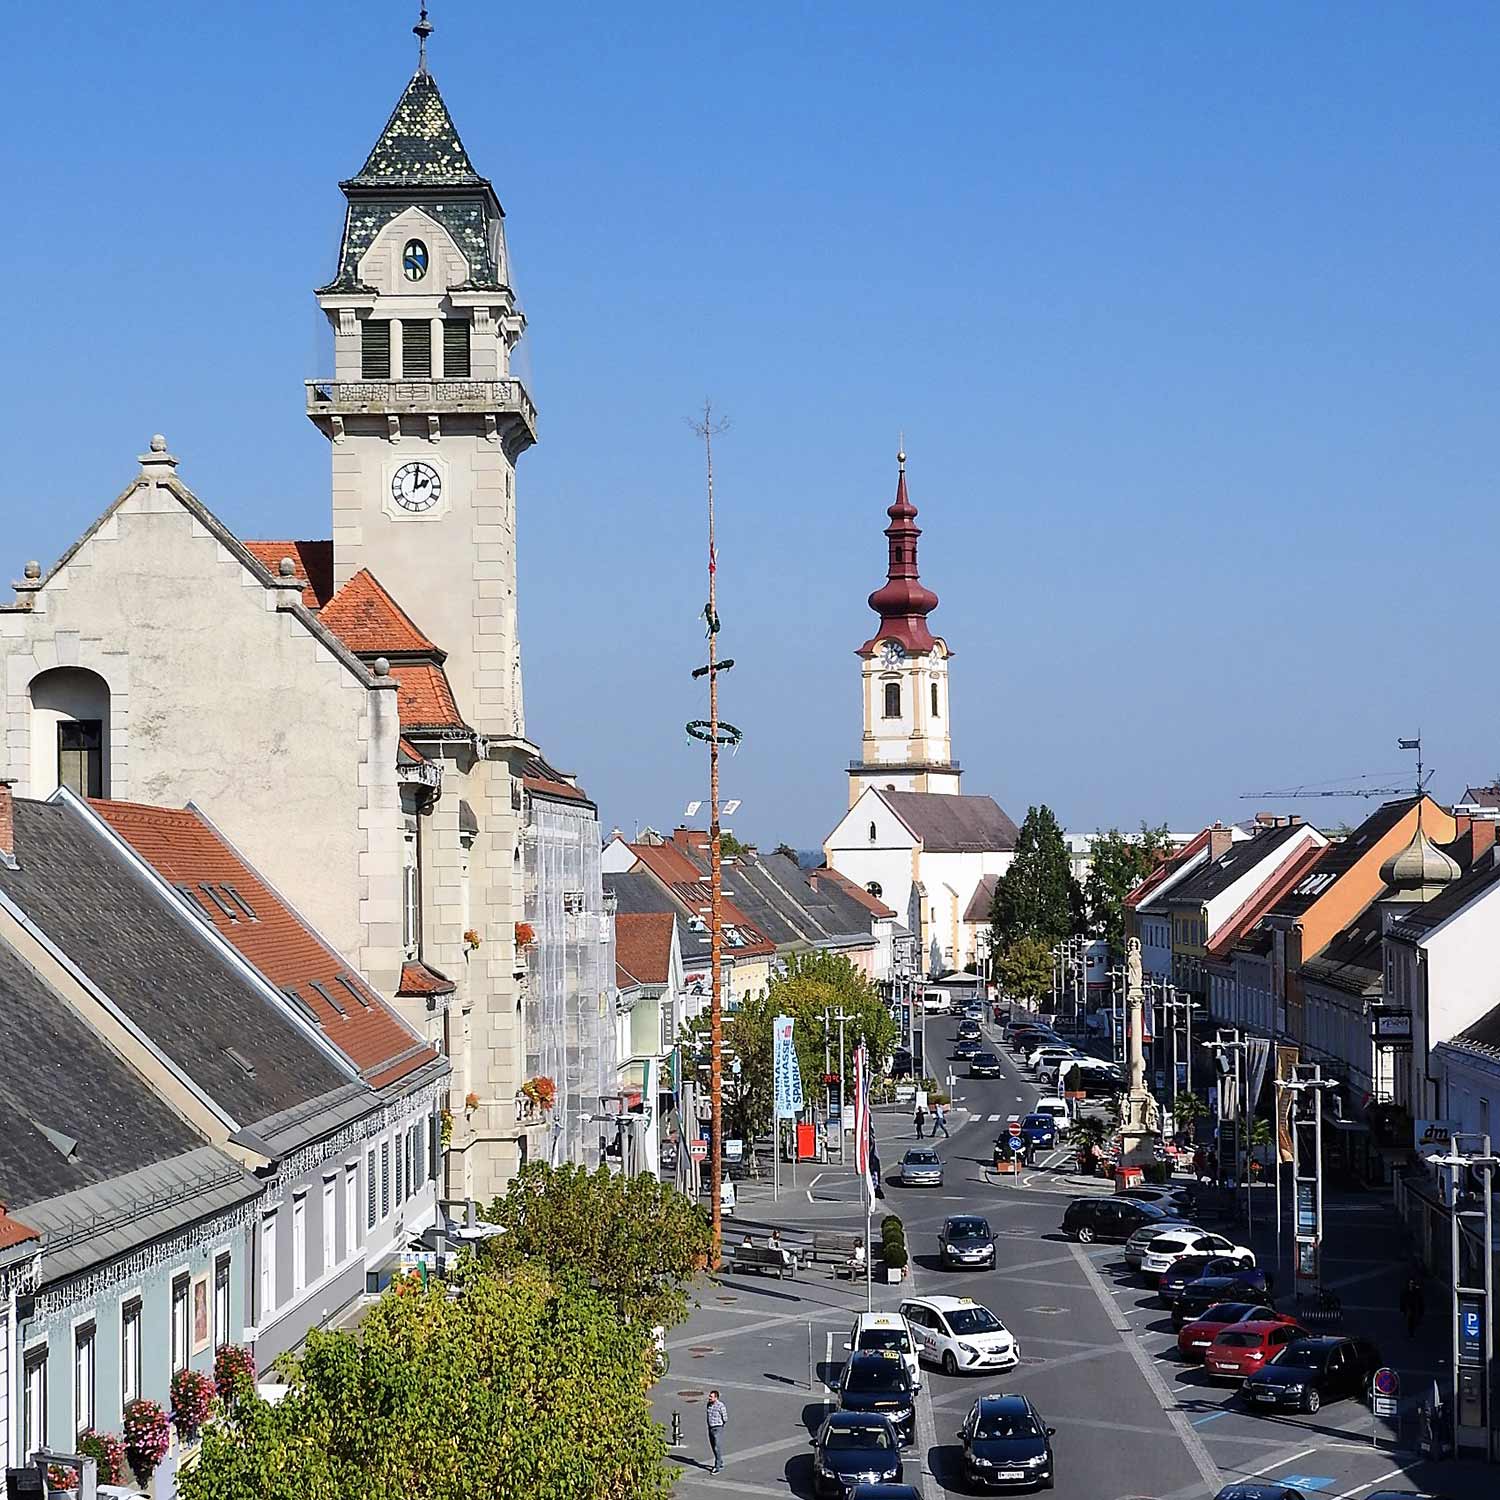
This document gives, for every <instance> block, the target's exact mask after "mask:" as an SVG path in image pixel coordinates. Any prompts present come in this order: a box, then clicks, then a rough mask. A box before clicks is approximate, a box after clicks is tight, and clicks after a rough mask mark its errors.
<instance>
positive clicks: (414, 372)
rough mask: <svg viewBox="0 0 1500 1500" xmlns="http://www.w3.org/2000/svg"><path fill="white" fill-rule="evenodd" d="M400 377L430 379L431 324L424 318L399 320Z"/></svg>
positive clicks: (405, 378)
mask: <svg viewBox="0 0 1500 1500" xmlns="http://www.w3.org/2000/svg"><path fill="white" fill-rule="evenodd" d="M401 378H402V379H403V380H431V379H432V324H431V323H429V322H428V321H427V320H426V319H425V318H402V320H401Z"/></svg>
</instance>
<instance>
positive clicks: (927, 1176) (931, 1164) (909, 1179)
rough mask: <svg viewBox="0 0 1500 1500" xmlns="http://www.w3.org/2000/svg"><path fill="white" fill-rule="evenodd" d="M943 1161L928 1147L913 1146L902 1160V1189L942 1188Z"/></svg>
mask: <svg viewBox="0 0 1500 1500" xmlns="http://www.w3.org/2000/svg"><path fill="white" fill-rule="evenodd" d="M942 1185H943V1161H942V1158H941V1157H940V1156H939V1155H938V1154H937V1152H936V1151H933V1150H931V1149H929V1148H928V1147H926V1146H913V1147H912V1149H911V1150H910V1151H908V1152H907V1153H906V1155H905V1156H903V1157H902V1158H901V1186H902V1187H942Z"/></svg>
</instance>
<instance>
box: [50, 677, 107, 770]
mask: <svg viewBox="0 0 1500 1500" xmlns="http://www.w3.org/2000/svg"><path fill="white" fill-rule="evenodd" d="M60 786H65V787H67V789H68V790H69V791H70V792H73V793H75V794H76V795H77V796H79V797H107V796H109V684H108V683H107V682H105V680H104V679H103V678H102V677H101V676H99V674H98V673H97V672H90V671H88V670H87V669H86V668H83V667H54V668H53V669H52V670H51V671H48V672H39V673H38V674H37V675H36V676H35V677H33V678H32V679H31V794H32V796H34V797H49V796H51V795H52V793H53V791H54V790H56V788H58V787H60Z"/></svg>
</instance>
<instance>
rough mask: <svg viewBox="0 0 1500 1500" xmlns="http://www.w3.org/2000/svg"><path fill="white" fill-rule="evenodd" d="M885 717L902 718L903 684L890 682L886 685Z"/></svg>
mask: <svg viewBox="0 0 1500 1500" xmlns="http://www.w3.org/2000/svg"><path fill="white" fill-rule="evenodd" d="M885 716H886V718H888V719H899V718H900V717H901V684H900V683H899V682H888V683H886V685H885Z"/></svg>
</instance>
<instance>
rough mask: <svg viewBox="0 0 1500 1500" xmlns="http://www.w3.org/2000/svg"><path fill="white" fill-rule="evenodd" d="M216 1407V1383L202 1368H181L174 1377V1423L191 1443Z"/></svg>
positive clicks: (184, 1439)
mask: <svg viewBox="0 0 1500 1500" xmlns="http://www.w3.org/2000/svg"><path fill="white" fill-rule="evenodd" d="M213 1409H214V1383H213V1381H212V1380H210V1379H209V1378H208V1376H207V1375H205V1374H204V1373H203V1371H202V1370H179V1371H178V1372H177V1373H176V1374H175V1375H174V1376H173V1377H172V1425H173V1426H174V1427H175V1428H176V1429H177V1436H178V1437H180V1438H181V1439H182V1440H183V1442H185V1443H191V1442H192V1441H193V1439H194V1438H196V1437H197V1436H198V1431H199V1429H200V1428H201V1427H202V1426H203V1424H204V1423H205V1422H206V1421H208V1416H209V1413H210V1412H211V1411H212V1410H213Z"/></svg>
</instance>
